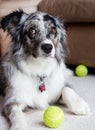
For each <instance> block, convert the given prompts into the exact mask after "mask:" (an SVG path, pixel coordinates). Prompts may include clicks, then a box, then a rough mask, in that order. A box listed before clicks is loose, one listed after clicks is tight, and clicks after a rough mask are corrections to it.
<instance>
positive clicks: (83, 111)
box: [71, 97, 91, 115]
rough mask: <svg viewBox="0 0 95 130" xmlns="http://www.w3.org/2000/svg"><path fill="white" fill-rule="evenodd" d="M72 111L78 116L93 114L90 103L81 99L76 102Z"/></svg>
mask: <svg viewBox="0 0 95 130" xmlns="http://www.w3.org/2000/svg"><path fill="white" fill-rule="evenodd" d="M71 111H72V112H73V113H75V114H77V115H88V114H90V113H91V111H90V108H89V105H88V103H87V102H85V101H84V100H83V99H82V98H80V97H77V100H76V102H75V103H74V105H73V106H72V107H71Z"/></svg>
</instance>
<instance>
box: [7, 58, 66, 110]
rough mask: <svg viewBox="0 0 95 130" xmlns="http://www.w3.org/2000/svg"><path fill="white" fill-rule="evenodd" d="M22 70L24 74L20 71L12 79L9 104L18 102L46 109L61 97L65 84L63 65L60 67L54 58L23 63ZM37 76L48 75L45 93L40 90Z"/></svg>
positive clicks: (45, 81) (45, 80)
mask: <svg viewBox="0 0 95 130" xmlns="http://www.w3.org/2000/svg"><path fill="white" fill-rule="evenodd" d="M31 61H32V62H31ZM21 69H22V70H23V73H22V72H20V71H18V72H17V73H16V74H15V75H14V76H13V77H12V79H11V84H12V89H11V91H10V93H9V95H8V100H7V102H10V101H13V100H16V101H17V102H21V103H23V104H26V105H29V106H31V107H36V108H41V109H44V108H46V107H47V106H48V104H49V103H51V102H55V101H56V100H57V99H58V98H59V97H60V95H61V90H62V88H63V86H64V82H65V77H64V75H65V74H64V72H65V65H64V64H63V63H61V65H60V66H59V65H58V63H57V62H56V60H55V59H52V58H50V59H48V60H46V59H41V58H39V59H37V60H34V59H32V60H31V59H29V60H28V61H27V62H21ZM37 75H39V76H43V75H46V78H45V79H44V83H45V86H46V90H45V91H43V92H41V91H40V90H39V81H38V78H37Z"/></svg>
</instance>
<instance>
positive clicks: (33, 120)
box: [0, 75, 95, 130]
mask: <svg viewBox="0 0 95 130" xmlns="http://www.w3.org/2000/svg"><path fill="white" fill-rule="evenodd" d="M70 81H71V83H72V84H73V86H74V87H73V88H74V89H75V91H76V92H77V93H78V94H79V95H80V96H82V97H83V98H84V99H85V100H86V101H87V102H88V103H89V105H90V108H91V111H92V114H91V115H89V116H76V115H73V114H72V113H71V112H70V111H69V110H68V108H65V107H63V106H60V107H61V108H62V109H63V111H64V112H65V122H64V123H63V125H62V126H61V127H59V128H57V130H95V76H94V75H93V76H91V75H89V76H87V77H84V78H78V77H72V78H70ZM1 101H2V98H1V99H0V103H1V104H0V110H1V109H2V102H1ZM43 112H44V111H39V110H35V111H33V110H30V111H29V112H27V113H25V116H26V121H27V123H28V129H29V130H50V128H47V127H46V126H45V125H44V123H43ZM0 130H9V127H8V123H7V121H6V119H5V118H4V117H3V116H2V115H0ZM55 130H56V129H55Z"/></svg>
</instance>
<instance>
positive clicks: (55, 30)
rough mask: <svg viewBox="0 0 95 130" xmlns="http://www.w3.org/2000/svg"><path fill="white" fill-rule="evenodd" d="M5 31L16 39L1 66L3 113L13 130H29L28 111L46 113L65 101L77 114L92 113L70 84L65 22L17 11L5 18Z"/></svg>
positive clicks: (44, 14)
mask: <svg viewBox="0 0 95 130" xmlns="http://www.w3.org/2000/svg"><path fill="white" fill-rule="evenodd" d="M1 27H2V29H3V30H4V31H7V32H8V33H9V35H10V36H11V39H12V40H11V43H10V47H9V49H8V52H7V53H6V54H5V55H4V57H3V58H2V60H1V64H0V65H1V66H0V73H1V74H0V75H1V76H0V77H1V78H0V80H1V81H0V84H1V87H2V88H1V89H4V92H5V93H4V94H5V101H4V109H3V110H4V113H5V115H6V116H7V118H8V119H9V120H10V123H11V127H10V129H11V130H27V124H26V121H25V117H24V114H23V112H24V110H26V108H28V107H29V108H32V109H46V108H47V107H48V106H49V105H51V104H53V103H55V102H58V101H59V102H60V101H61V103H64V104H66V105H67V106H68V108H69V109H70V110H71V112H73V113H75V114H80V115H85V114H88V113H89V112H90V109H89V105H88V104H87V103H86V102H85V101H84V100H83V99H82V98H81V97H80V96H78V95H77V94H76V93H75V92H74V90H73V89H72V88H71V87H70V85H69V81H68V80H67V79H68V78H67V77H68V76H69V75H70V71H69V70H68V69H67V68H66V65H65V60H64V59H65V55H66V29H65V25H64V21H63V22H62V21H61V20H60V19H59V18H58V17H54V16H51V15H49V14H47V13H43V12H34V13H30V14H27V13H25V12H24V11H22V10H16V11H14V12H12V13H10V14H8V15H7V16H5V17H3V18H2V20H1Z"/></svg>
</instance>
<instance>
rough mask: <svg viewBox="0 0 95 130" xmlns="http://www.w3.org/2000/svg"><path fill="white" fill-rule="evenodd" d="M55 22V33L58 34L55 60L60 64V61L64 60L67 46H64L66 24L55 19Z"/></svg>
mask: <svg viewBox="0 0 95 130" xmlns="http://www.w3.org/2000/svg"><path fill="white" fill-rule="evenodd" d="M55 21H56V27H57V33H58V44H57V47H56V58H57V60H58V61H59V62H60V61H61V59H64V57H65V56H66V54H67V45H66V36H67V35H66V24H65V22H64V21H63V20H62V19H60V18H58V17H55Z"/></svg>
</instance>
